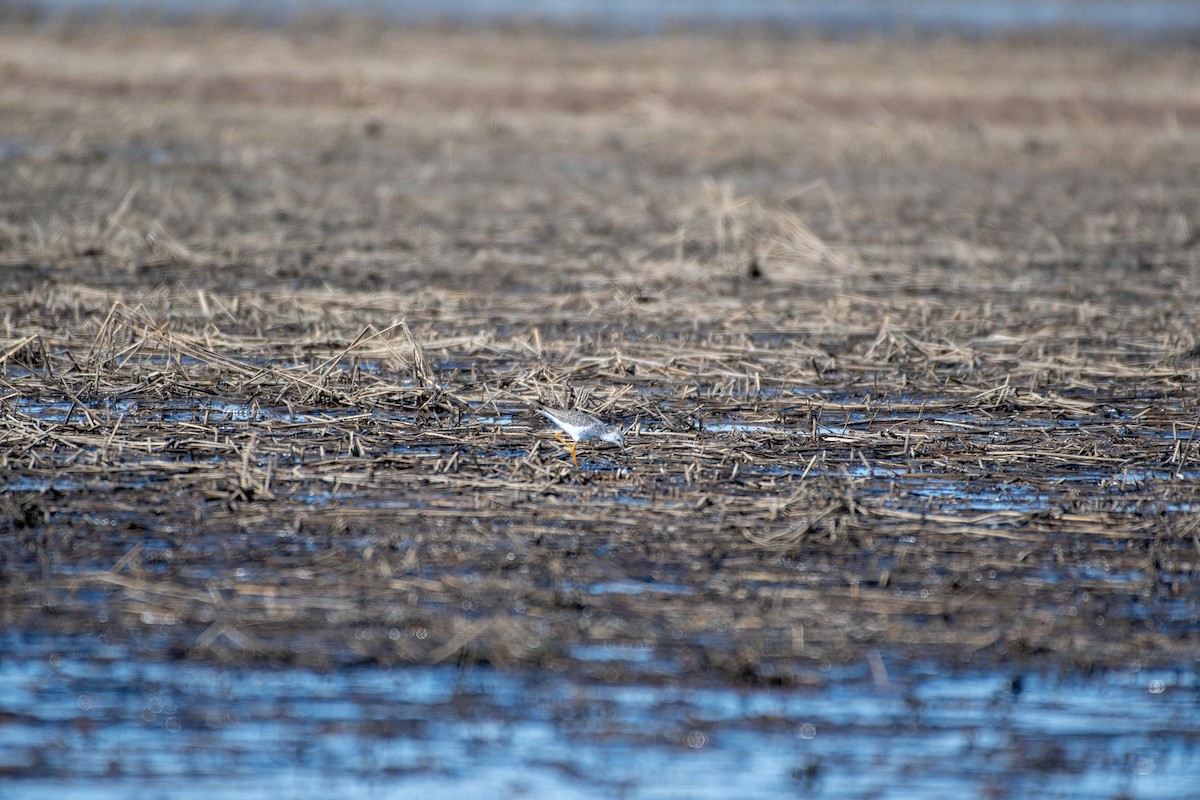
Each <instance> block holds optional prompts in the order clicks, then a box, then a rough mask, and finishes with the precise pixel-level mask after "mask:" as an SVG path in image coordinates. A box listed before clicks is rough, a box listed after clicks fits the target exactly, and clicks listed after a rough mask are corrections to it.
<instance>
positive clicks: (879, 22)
mask: <svg viewBox="0 0 1200 800" xmlns="http://www.w3.org/2000/svg"><path fill="white" fill-rule="evenodd" d="M40 5H41V7H42V9H43V11H44V13H62V12H63V11H76V12H78V11H90V10H95V9H103V8H117V9H125V10H127V11H128V13H129V14H130V15H131V16H136V15H137V13H138V12H139V10H142V9H145V8H147V7H154V8H156V9H157V12H158V13H159V14H166V15H168V16H171V15H175V16H181V15H185V14H188V13H195V12H196V10H197V9H198V8H203V9H205V10H206V11H207V13H228V12H230V11H236V12H240V13H242V14H245V15H247V16H248V17H250V18H251V19H257V20H261V21H263V22H267V23H273V24H279V23H283V22H287V21H289V20H294V19H296V18H298V17H302V16H303V15H304V14H306V13H311V12H313V11H316V12H322V11H325V12H329V11H344V10H346V9H347V8H349V9H355V8H357V9H361V10H364V11H367V12H369V13H374V14H379V15H382V16H383V17H384V18H387V19H393V20H398V21H422V20H426V21H427V20H430V19H449V20H454V21H457V22H463V23H468V24H494V23H496V22H502V21H509V20H536V21H542V22H549V23H552V24H559V25H562V24H566V25H579V24H583V25H586V26H588V27H591V28H594V29H596V30H599V31H611V32H623V31H635V32H642V33H656V32H661V31H664V30H667V29H669V28H671V27H672V26H675V25H679V24H685V25H694V26H704V27H738V26H763V25H768V26H771V27H772V28H773V29H776V30H779V29H788V28H803V29H809V30H816V31H820V32H823V33H826V34H834V35H846V34H854V33H859V32H871V33H876V34H892V33H902V34H904V33H911V32H917V33H939V32H947V31H949V32H956V33H962V34H969V35H977V36H978V35H987V34H993V33H997V32H1007V31H1012V30H1048V29H1054V28H1062V27H1085V28H1091V29H1096V30H1101V31H1104V32H1105V33H1108V34H1113V35H1118V36H1126V37H1136V36H1171V37H1180V36H1185V35H1193V36H1194V35H1195V34H1196V33H1197V32H1200V8H1198V7H1197V6H1196V4H1195V3H1192V2H1188V1H1187V0H1138V2H1134V3H1130V2H1124V1H1123V0H1089V2H1086V3H1081V2H1076V0H1037V2H1032V1H1031V0H1025V1H1024V2H1011V0H984V2H974V3H956V2H952V0H910V1H909V2H905V3H893V2H888V1H887V0H842V2H839V3H828V2H823V0H705V1H704V2H694V1H693V0H622V2H616V3H613V2H600V0H532V1H531V0H439V2H431V1H430V0H355V1H354V2H345V0H309V1H308V2H305V3H300V4H295V3H289V2H286V0H220V1H219V2H210V3H205V4H197V3H195V2H193V1H192V0H169V2H161V3H156V4H153V6H151V4H148V3H146V2H144V0H44V1H43V2H42V3H41V4H40Z"/></svg>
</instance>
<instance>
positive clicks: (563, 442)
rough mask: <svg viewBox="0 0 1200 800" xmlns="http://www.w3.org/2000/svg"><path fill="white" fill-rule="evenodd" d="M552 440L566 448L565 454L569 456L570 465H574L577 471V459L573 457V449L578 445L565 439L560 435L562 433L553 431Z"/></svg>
mask: <svg viewBox="0 0 1200 800" xmlns="http://www.w3.org/2000/svg"><path fill="white" fill-rule="evenodd" d="M554 438H555V439H558V442H559V444H561V445H562V446H563V447H565V448H567V452H569V453H570V454H571V463H573V464H574V465H575V469H579V459H577V458H576V457H575V448H576V447H578V443H576V442H573V441H571V440H569V439H567V438H565V437H564V436H563V435H562V431H555V432H554Z"/></svg>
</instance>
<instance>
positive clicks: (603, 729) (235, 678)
mask: <svg viewBox="0 0 1200 800" xmlns="http://www.w3.org/2000/svg"><path fill="white" fill-rule="evenodd" d="M0 643H2V644H3V653H4V655H3V657H2V658H0V685H2V686H3V690H0V771H2V772H3V774H5V775H6V776H7V778H6V781H5V782H6V791H5V796H6V797H13V798H17V797H20V798H51V797H52V798H75V797H80V798H82V797H87V798H109V797H111V798H118V797H119V798H138V797H208V798H220V797H238V798H243V797H251V798H256V797H263V798H266V797H272V798H277V797H319V796H320V797H329V796H340V797H372V798H377V797H415V796H444V797H445V796H467V795H469V794H477V795H479V796H484V797H525V798H562V797H623V798H664V797H713V798H724V797H732V796H737V797H762V798H767V797H771V798H776V797H781V796H795V795H800V796H805V797H831V798H832V797H863V796H871V797H880V798H926V797H932V796H942V797H974V796H980V795H983V794H989V795H990V796H995V797H1010V796H1011V797H1027V796H1034V795H1036V796H1039V797H1072V798H1089V797H1095V798H1111V797H1116V796H1125V797H1131V798H1142V799H1144V800H1152V799H1153V798H1178V797H1184V796H1186V795H1187V794H1188V793H1189V792H1190V791H1192V790H1193V789H1194V787H1195V786H1196V785H1197V781H1200V676H1198V675H1197V673H1196V672H1194V671H1187V670H1178V671H1138V670H1128V671H1114V672H1106V673H1100V674H1095V675H1091V676H1082V675H1078V674H1071V675H1067V676H1055V675H1041V674H1025V675H1013V674H998V673H996V672H986V671H972V670H970V669H962V670H960V671H956V672H954V673H953V674H944V673H943V672H942V671H941V670H940V669H939V668H937V667H935V666H933V665H930V664H922V663H916V664H906V663H902V662H895V663H889V659H888V658H887V657H886V656H879V655H878V654H877V655H876V657H875V658H873V659H872V663H871V664H869V665H861V666H860V667H853V666H851V667H848V668H829V667H827V668H824V669H823V670H821V671H817V670H814V674H813V676H811V679H812V681H813V682H814V683H815V684H816V685H814V686H812V687H806V688H799V689H787V690H765V689H754V690H738V689H731V688H727V687H722V686H700V687H698V688H689V687H687V686H684V685H666V686H648V685H616V684H603V683H593V682H580V681H575V680H572V678H571V677H569V676H567V675H565V674H559V673H553V672H513V673H504V672H497V671H495V670H491V669H487V668H458V667H444V668H395V669H383V668H377V667H371V668H358V669H342V670H339V671H336V672H332V673H320V672H314V671H311V670H305V669H272V668H265V667H255V668H246V667H233V666H216V665H211V664H203V663H187V662H173V663H171V662H168V663H162V662H155V661H146V660H139V659H138V658H136V657H132V656H131V654H130V653H128V652H126V651H124V650H122V649H121V648H119V647H116V646H112V645H105V644H103V643H102V641H101V640H99V639H97V637H94V636H77V637H73V638H66V637H56V638H48V637H41V636H29V635H23V634H20V633H14V632H9V633H7V634H5V635H3V637H2V638H0ZM624 650H628V648H625V649H624ZM600 655H601V656H603V654H600ZM608 656H609V657H614V658H620V657H633V658H637V657H638V653H636V652H614V653H610V654H608Z"/></svg>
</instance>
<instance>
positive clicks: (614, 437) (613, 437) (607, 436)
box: [600, 428, 625, 447]
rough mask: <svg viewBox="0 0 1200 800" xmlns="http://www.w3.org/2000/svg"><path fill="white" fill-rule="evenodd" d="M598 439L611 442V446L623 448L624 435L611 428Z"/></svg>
mask: <svg viewBox="0 0 1200 800" xmlns="http://www.w3.org/2000/svg"><path fill="white" fill-rule="evenodd" d="M600 438H601V439H603V440H604V441H606V442H612V443H613V444H615V445H618V446H620V447H624V446H625V434H624V433H622V432H621V431H620V430H618V429H617V428H613V429H611V430H607V431H605V432H604V434H603V435H602V436H601V437H600Z"/></svg>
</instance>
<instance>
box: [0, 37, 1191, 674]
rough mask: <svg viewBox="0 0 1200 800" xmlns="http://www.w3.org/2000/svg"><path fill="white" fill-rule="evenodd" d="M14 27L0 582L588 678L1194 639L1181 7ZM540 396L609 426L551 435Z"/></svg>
mask: <svg viewBox="0 0 1200 800" xmlns="http://www.w3.org/2000/svg"><path fill="white" fill-rule="evenodd" d="M0 54H2V55H0V75H3V82H2V88H0V119H2V120H3V123H2V127H0V161H2V162H3V169H0V271H2V272H0V274H2V276H3V282H2V284H0V292H2V296H3V309H4V313H3V318H2V320H0V337H2V338H0V415H2V419H3V421H2V424H0V470H2V475H3V477H2V478H0V480H2V481H3V484H4V493H3V497H0V615H2V617H0V621H2V624H3V626H4V628H6V629H8V630H10V631H11V630H20V631H44V632H48V633H56V634H58V633H61V634H76V633H84V634H101V635H103V636H104V637H106V640H110V641H111V640H113V639H116V640H119V641H121V642H122V643H124V645H125V646H127V647H128V648H129V649H130V650H131V651H132V652H134V653H137V654H140V655H141V656H143V657H145V658H150V659H160V658H169V659H186V660H204V661H213V660H215V661H220V662H226V661H232V662H236V663H255V664H262V663H266V664H296V665H306V666H315V667H331V666H341V665H350V664H363V663H367V664H381V665H391V664H421V665H434V664H448V663H450V664H488V665H496V666H500V667H505V668H535V669H550V670H554V671H557V672H566V673H568V674H571V675H575V676H578V677H579V678H581V679H599V680H606V681H633V680H637V681H646V682H668V681H669V682H672V683H678V682H680V681H684V682H696V683H697V684H701V683H712V682H716V683H719V684H724V685H727V684H729V683H737V684H739V685H759V686H763V685H767V686H770V685H797V684H820V683H821V682H822V681H823V680H824V679H823V678H822V676H823V675H824V674H826V673H825V671H827V670H828V669H829V667H830V666H831V665H837V664H856V663H857V664H865V663H870V661H871V659H872V658H877V657H878V654H879V653H884V654H886V657H887V659H888V660H889V663H891V664H893V667H892V668H893V669H895V668H896V667H895V664H896V663H898V662H899V663H903V662H904V661H905V660H906V659H922V660H924V661H923V663H928V662H929V661H932V662H935V663H936V662H942V663H946V664H958V665H962V664H968V663H970V664H973V665H976V666H982V667H1001V668H1008V665H1012V664H1019V665H1021V666H1022V668H1026V667H1033V668H1036V669H1043V670H1055V669H1073V668H1079V669H1083V670H1085V671H1087V670H1093V669H1098V668H1105V667H1111V668H1122V669H1128V668H1134V669H1136V668H1140V667H1142V666H1159V667H1162V666H1171V667H1186V668H1191V669H1194V666H1195V658H1196V654H1197V652H1198V651H1197V636H1198V635H1200V609H1198V608H1197V593H1196V575H1197V569H1198V565H1200V543H1198V540H1197V526H1196V511H1197V508H1198V506H1197V504H1198V503H1200V496H1198V495H1200V490H1198V489H1197V486H1198V483H1197V477H1200V458H1198V453H1197V445H1198V443H1197V440H1196V439H1195V433H1196V429H1197V417H1196V410H1197V409H1196V406H1197V400H1196V398H1197V383H1198V378H1200V361H1198V359H1197V354H1198V352H1200V343H1198V341H1197V337H1196V331H1197V330H1198V329H1200V328H1198V325H1197V323H1198V319H1197V318H1198V316H1200V289H1198V287H1197V282H1196V278H1195V276H1196V274H1197V267H1198V266H1200V264H1198V261H1200V248H1198V241H1200V238H1198V235H1197V232H1196V231H1197V225H1198V224H1200V183H1198V182H1197V181H1196V180H1195V176H1196V175H1197V174H1200V127H1198V125H1200V97H1198V96H1197V94H1196V91H1195V86H1197V85H1200V56H1197V54H1196V53H1195V52H1194V51H1191V50H1187V49H1183V48H1179V49H1173V48H1160V49H1146V48H1138V47H1135V46H1133V45H1116V44H1106V43H1103V42H1095V41H1075V40H1069V39H1068V40H1054V41H1044V40H1043V41H1039V40H1021V41H996V42H991V43H962V42H956V41H932V42H928V41H926V42H906V41H902V40H892V41H876V40H862V41H842V42H829V41H822V40H815V39H814V40H807V39H802V40H798V39H785V38H768V37H750V36H725V37H720V36H699V35H683V34H680V35H673V36H666V37H653V38H650V37H645V38H638V37H634V38H629V39H617V40H597V39H589V38H582V37H572V36H568V35H564V34H558V33H549V32H545V31H522V30H513V31H506V32H492V31H474V32H466V31H460V30H452V29H421V30H405V29H398V28H375V29H370V28H368V27H364V26H355V25H353V24H347V25H345V26H334V27H325V28H303V27H298V28H294V29H285V30H275V31H264V30H246V29H242V28H238V27H230V26H223V25H220V24H213V25H197V26H193V27H191V28H188V29H183V28H154V27H145V28H120V29H107V28H104V27H103V26H91V27H87V28H74V27H71V26H70V25H66V24H62V25H58V26H48V27H41V28H36V29H16V28H6V29H4V30H2V31H0ZM537 403H548V404H551V405H557V406H574V407H580V408H584V409H586V410H589V411H592V412H593V413H597V414H599V415H600V416H602V417H603V418H605V419H606V420H608V421H610V422H612V423H614V424H620V425H621V426H623V427H628V428H629V429H630V431H629V434H628V440H629V446H628V447H627V448H626V449H624V450H619V449H615V448H610V447H607V446H603V447H601V446H595V444H594V443H585V444H583V445H581V447H580V467H579V468H578V469H576V468H575V467H574V466H573V465H572V464H571V463H570V460H569V457H568V456H567V455H566V454H565V452H564V451H563V450H562V448H560V447H559V446H558V444H557V443H556V442H555V441H554V439H553V437H552V435H551V432H550V431H548V430H547V429H546V425H545V423H544V421H543V420H542V419H541V418H540V417H539V416H538V415H537V414H536V413H535V408H536V404H537ZM597 652H603V653H604V654H606V655H605V657H604V658H596V657H595V654H596V653H597Z"/></svg>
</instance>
